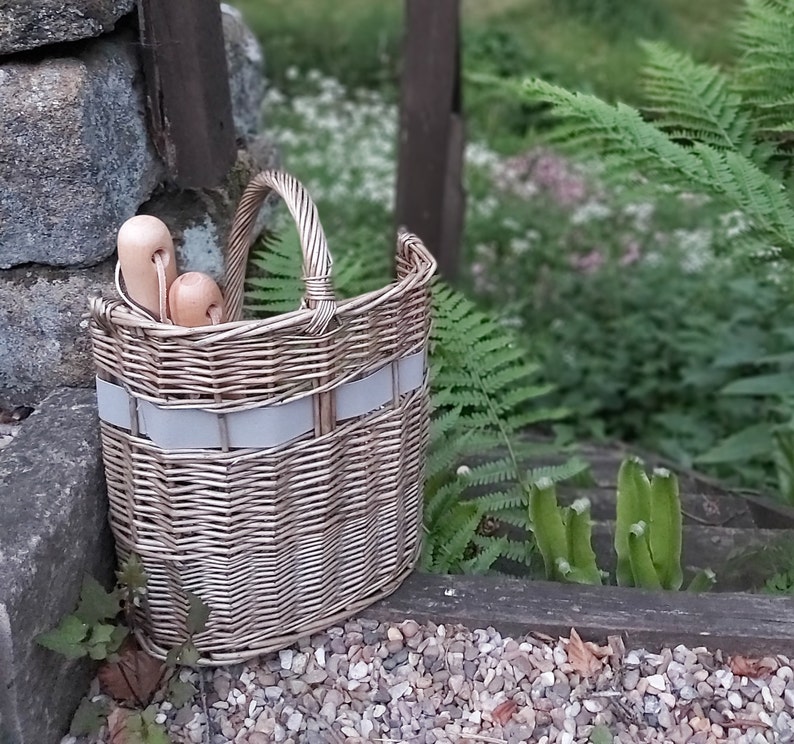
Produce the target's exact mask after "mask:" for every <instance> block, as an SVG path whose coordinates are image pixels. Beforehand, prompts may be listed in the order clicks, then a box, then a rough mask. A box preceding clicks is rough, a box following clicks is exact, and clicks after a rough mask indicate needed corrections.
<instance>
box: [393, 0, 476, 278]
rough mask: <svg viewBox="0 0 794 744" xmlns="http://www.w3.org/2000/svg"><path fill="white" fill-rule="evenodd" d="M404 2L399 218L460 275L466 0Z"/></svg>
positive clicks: (446, 272)
mask: <svg viewBox="0 0 794 744" xmlns="http://www.w3.org/2000/svg"><path fill="white" fill-rule="evenodd" d="M405 10H406V19H405V40H404V43H403V71H402V81H401V93H400V134H399V144H398V172H397V203H396V218H397V225H398V226H402V225H404V226H405V227H406V228H408V229H409V230H410V231H411V232H414V233H416V234H417V235H418V236H419V237H420V238H421V239H422V241H423V242H424V243H425V244H426V245H427V247H428V248H429V249H430V250H431V251H432V253H433V255H434V256H435V257H436V259H437V260H438V262H439V269H440V272H441V274H442V276H443V277H444V278H445V279H447V280H454V278H455V276H456V275H457V272H458V265H459V255H460V241H461V235H462V232H463V214H464V207H465V199H464V193H463V186H462V165H463V148H464V139H465V138H464V127H463V117H462V114H461V92H460V0H406V5H405Z"/></svg>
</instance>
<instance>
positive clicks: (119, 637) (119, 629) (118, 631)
mask: <svg viewBox="0 0 794 744" xmlns="http://www.w3.org/2000/svg"><path fill="white" fill-rule="evenodd" d="M129 633H130V631H129V630H128V629H127V628H125V627H124V626H123V625H116V626H115V627H114V628H113V632H112V633H111V634H110V641H108V653H109V654H114V653H116V651H118V650H119V648H121V644H122V643H124V639H125V638H126V637H127V636H128V635H129Z"/></svg>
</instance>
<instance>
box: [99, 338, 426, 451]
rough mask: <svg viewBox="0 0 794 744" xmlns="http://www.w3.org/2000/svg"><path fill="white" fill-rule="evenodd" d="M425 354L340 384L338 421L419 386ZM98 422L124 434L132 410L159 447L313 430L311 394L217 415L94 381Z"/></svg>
mask: <svg viewBox="0 0 794 744" xmlns="http://www.w3.org/2000/svg"><path fill="white" fill-rule="evenodd" d="M425 367H426V363H425V352H424V350H422V351H419V352H416V353H415V354H411V355H410V356H407V357H403V358H402V359H399V360H397V361H396V362H392V363H391V364H388V365H386V366H385V367H382V368H381V369H379V370H377V371H376V372H373V373H372V374H370V375H367V377H364V378H362V379H360V380H355V381H353V382H346V383H344V384H343V385H340V386H339V387H338V388H337V389H336V391H335V393H336V418H337V421H344V420H345V419H349V418H355V417H358V416H363V415H365V414H367V413H371V412H372V411H376V410H377V409H378V408H380V407H381V406H384V405H386V404H387V403H388V402H389V401H391V400H393V399H394V397H395V391H397V394H398V395H403V394H404V393H407V392H409V391H411V390H416V389H417V388H419V387H421V385H422V383H423V381H424V377H425ZM96 387H97V406H98V409H99V418H101V419H102V420H103V421H105V422H107V423H109V424H112V425H113V426H118V427H120V428H122V429H126V430H127V431H131V430H132V429H133V426H132V423H133V422H132V415H133V413H132V412H134V411H136V410H137V418H138V432H139V433H140V434H141V435H145V436H147V437H149V439H151V440H152V442H154V443H155V444H156V445H157V446H158V447H162V448H163V449H220V448H221V447H223V446H224V436H223V429H224V428H225V429H226V434H227V436H228V439H227V442H228V444H227V446H228V447H230V448H231V449H238V448H267V447H275V446H277V445H279V444H284V443H285V442H289V441H291V440H292V439H295V438H296V437H299V436H301V435H302V434H305V433H306V432H308V431H312V430H313V429H314V411H313V405H312V398H311V396H307V397H306V398H301V399H299V400H294V401H290V402H288V403H278V404H275V405H271V406H262V407H260V408H252V409H249V410H247V411H233V412H231V413H226V414H218V413H215V412H214V411H209V410H206V409H201V408H164V407H163V406H158V405H155V404H154V403H150V402H149V401H146V400H140V399H137V398H135V397H134V396H131V395H130V394H129V393H128V392H127V391H126V390H125V389H124V388H123V387H121V386H120V385H116V384H115V383H112V382H108V381H107V380H101V379H99V378H98V377H97V380H96Z"/></svg>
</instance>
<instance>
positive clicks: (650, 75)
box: [642, 42, 755, 157]
mask: <svg viewBox="0 0 794 744" xmlns="http://www.w3.org/2000/svg"><path fill="white" fill-rule="evenodd" d="M642 47H643V49H644V51H645V53H646V57H647V64H646V67H645V69H644V90H645V92H646V94H647V95H648V98H649V99H650V102H651V106H650V107H649V108H648V109H647V111H648V112H649V113H650V114H652V116H653V123H654V124H655V125H656V126H657V127H659V128H660V129H662V130H665V131H667V132H668V133H669V134H670V135H671V138H672V139H674V140H683V141H686V140H695V141H699V142H704V143H706V144H709V145H711V146H712V147H715V148H717V149H726V150H735V151H737V152H741V153H743V154H744V155H746V156H747V157H752V156H753V153H754V151H755V142H754V140H753V137H752V128H751V126H750V117H749V115H748V114H747V112H746V111H743V110H742V108H741V104H742V99H741V96H739V95H738V94H737V93H735V92H733V91H732V90H731V89H730V81H729V80H728V78H727V76H726V75H724V74H722V73H721V72H720V71H719V69H718V68H716V67H712V66H708V65H701V64H697V63H695V61H694V60H693V59H692V58H691V57H690V56H689V55H687V54H682V53H681V52H678V51H676V50H675V49H673V48H672V47H670V46H668V45H667V44H664V43H662V42H645V43H643V44H642Z"/></svg>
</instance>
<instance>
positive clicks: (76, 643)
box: [36, 615, 88, 659]
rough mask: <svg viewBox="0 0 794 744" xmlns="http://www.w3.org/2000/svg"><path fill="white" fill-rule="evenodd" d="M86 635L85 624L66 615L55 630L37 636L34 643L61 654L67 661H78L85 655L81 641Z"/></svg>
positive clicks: (86, 628)
mask: <svg viewBox="0 0 794 744" xmlns="http://www.w3.org/2000/svg"><path fill="white" fill-rule="evenodd" d="M87 634H88V625H86V623H84V622H83V621H82V620H80V618H79V617H77V616H76V615H67V616H66V617H65V618H63V620H61V622H60V624H59V625H58V627H57V628H55V629H54V630H50V631H48V632H46V633H41V634H40V635H38V636H37V637H36V642H37V643H38V644H39V645H41V646H44V648H48V649H50V650H51V651H55V652H57V653H59V654H63V655H64V656H65V657H66V658H67V659H79V658H80V657H81V656H85V655H86V648H85V646H84V644H83V641H84V640H85V637H86V635H87Z"/></svg>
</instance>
